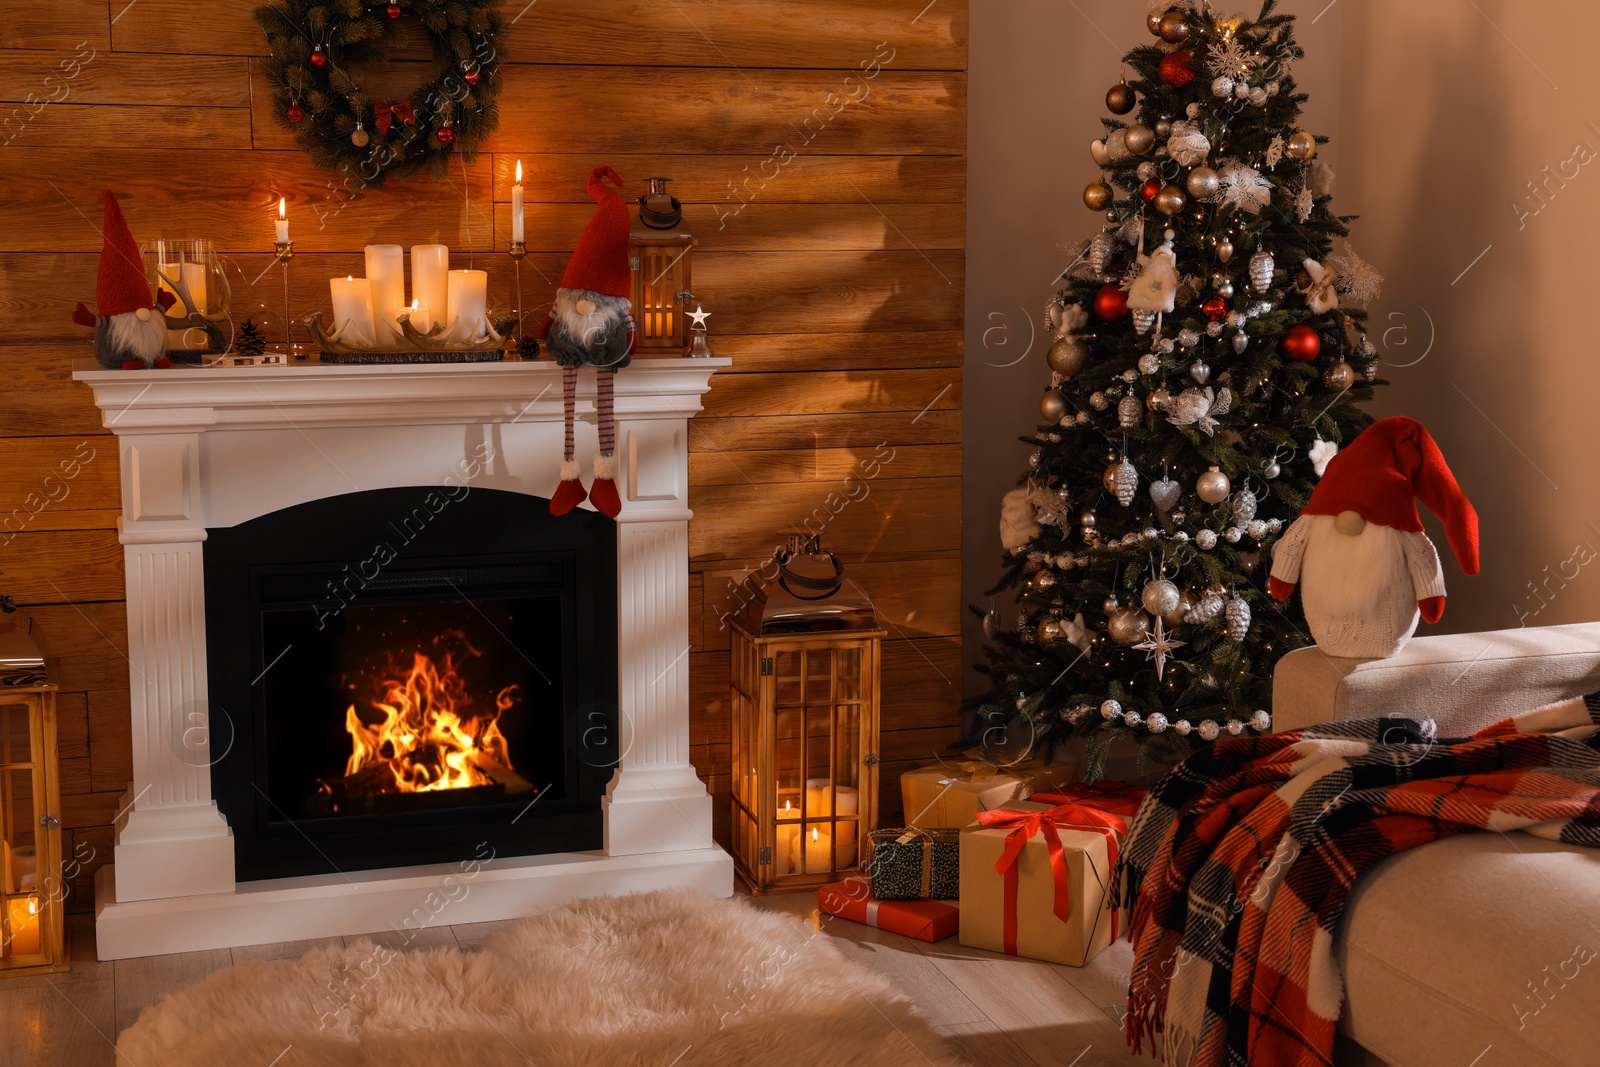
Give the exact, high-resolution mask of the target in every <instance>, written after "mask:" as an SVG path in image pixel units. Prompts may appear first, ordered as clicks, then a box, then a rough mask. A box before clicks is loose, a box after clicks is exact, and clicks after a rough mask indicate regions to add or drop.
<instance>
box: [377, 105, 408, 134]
mask: <svg viewBox="0 0 1600 1067" xmlns="http://www.w3.org/2000/svg"><path fill="white" fill-rule="evenodd" d="M372 110H373V111H374V112H375V113H376V114H377V116H378V117H377V121H375V122H374V123H373V125H374V126H376V127H378V132H379V133H388V132H389V123H390V122H391V121H392V118H398V119H399V120H400V121H401V122H403V123H405V124H406V125H407V126H415V125H416V124H417V115H416V112H414V111H412V110H411V101H409V100H402V101H400V102H399V103H398V104H393V105H390V104H386V103H384V102H383V101H382V100H378V101H375V102H374V103H373V105H372Z"/></svg>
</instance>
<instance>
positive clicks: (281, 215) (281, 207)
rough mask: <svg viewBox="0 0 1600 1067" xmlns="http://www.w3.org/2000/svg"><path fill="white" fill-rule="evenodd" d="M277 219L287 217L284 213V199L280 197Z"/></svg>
mask: <svg viewBox="0 0 1600 1067" xmlns="http://www.w3.org/2000/svg"><path fill="white" fill-rule="evenodd" d="M278 217H279V218H280V219H286V218H288V217H289V216H288V214H286V213H285V211H284V198H283V197H281V196H280V197H278Z"/></svg>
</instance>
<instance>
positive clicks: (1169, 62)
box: [1156, 52, 1194, 89]
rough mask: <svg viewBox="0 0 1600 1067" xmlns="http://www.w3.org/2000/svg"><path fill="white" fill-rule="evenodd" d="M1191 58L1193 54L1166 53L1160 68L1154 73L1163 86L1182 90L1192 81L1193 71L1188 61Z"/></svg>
mask: <svg viewBox="0 0 1600 1067" xmlns="http://www.w3.org/2000/svg"><path fill="white" fill-rule="evenodd" d="M1193 58H1194V56H1193V54H1191V53H1189V52H1168V53H1167V54H1166V56H1165V57H1164V58H1163V59H1162V60H1161V66H1160V67H1159V68H1157V70H1156V73H1157V74H1158V75H1159V76H1160V78H1161V81H1162V82H1163V83H1164V84H1166V85H1170V86H1172V87H1173V88H1174V89H1182V88H1183V87H1184V86H1185V85H1188V84H1189V83H1190V82H1192V81H1194V70H1193V69H1192V68H1191V67H1190V66H1189V61H1190V60H1191V59H1193Z"/></svg>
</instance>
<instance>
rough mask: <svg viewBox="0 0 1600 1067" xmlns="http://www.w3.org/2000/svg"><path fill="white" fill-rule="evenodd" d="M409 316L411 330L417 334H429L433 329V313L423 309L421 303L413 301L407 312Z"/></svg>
mask: <svg viewBox="0 0 1600 1067" xmlns="http://www.w3.org/2000/svg"><path fill="white" fill-rule="evenodd" d="M407 315H408V316H409V317H410V320H411V328H412V329H414V330H416V331H417V332H419V333H427V332H428V331H429V330H431V329H433V312H431V311H429V310H428V309H427V308H425V307H423V306H422V304H421V303H420V302H418V301H416V300H413V301H411V307H410V308H409V309H408V310H407Z"/></svg>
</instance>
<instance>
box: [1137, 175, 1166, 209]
mask: <svg viewBox="0 0 1600 1067" xmlns="http://www.w3.org/2000/svg"><path fill="white" fill-rule="evenodd" d="M1160 191H1161V180H1160V179H1159V178H1151V179H1150V180H1149V181H1147V182H1145V183H1144V184H1143V185H1141V186H1139V199H1140V200H1143V201H1144V202H1145V203H1147V204H1148V203H1149V202H1150V201H1152V200H1154V199H1155V198H1156V194H1157V193H1159V192H1160Z"/></svg>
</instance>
